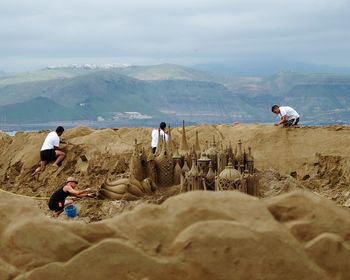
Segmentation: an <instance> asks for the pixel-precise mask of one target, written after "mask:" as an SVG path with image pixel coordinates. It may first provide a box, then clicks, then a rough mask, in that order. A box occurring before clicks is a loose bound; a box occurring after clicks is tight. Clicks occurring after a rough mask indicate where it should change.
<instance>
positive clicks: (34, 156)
mask: <svg viewBox="0 0 350 280" xmlns="http://www.w3.org/2000/svg"><path fill="white" fill-rule="evenodd" d="M349 130H350V128H349V127H342V126H330V127H305V128H291V129H282V128H276V127H273V126H266V125H236V126H229V125H200V126H189V127H186V134H187V138H188V142H189V144H190V145H191V144H194V142H195V136H196V132H197V131H198V132H199V140H200V145H201V148H202V149H204V147H205V145H206V143H207V142H211V141H213V139H214V138H215V141H216V142H219V143H222V145H223V146H224V147H225V146H227V145H229V143H232V144H235V143H237V141H238V140H239V139H242V141H243V144H244V147H245V148H247V147H249V146H251V147H252V149H253V156H254V158H255V166H256V168H258V169H259V171H260V176H261V185H262V187H261V196H262V197H273V196H275V195H278V194H281V193H285V192H288V191H291V190H295V189H309V190H311V191H313V192H315V193H318V194H320V195H323V196H326V197H328V198H330V199H333V200H335V201H336V202H337V203H338V204H340V205H347V206H350V175H349V174H350V173H349V170H350V168H349V166H350V164H349V163H350V161H349V156H350V146H349V145H347V143H349V141H350V133H349ZM47 133H48V131H40V132H31V133H27V132H18V133H17V134H16V135H15V136H14V137H10V136H8V135H6V134H5V133H1V132H0V167H1V168H0V186H1V189H4V190H6V191H10V192H13V193H16V194H22V195H28V196H33V197H48V196H50V194H51V193H52V192H53V191H54V190H55V189H56V188H57V187H58V186H60V185H61V184H63V183H64V181H65V179H66V178H67V177H68V176H76V177H78V178H79V179H80V183H79V186H80V187H81V188H84V187H92V188H93V189H95V190H97V188H98V187H99V186H100V185H101V184H102V183H103V182H104V181H105V180H106V179H108V180H115V179H117V178H119V177H120V176H126V174H125V172H126V171H127V170H128V162H129V159H130V155H131V153H132V151H133V148H134V140H135V139H137V141H138V145H139V147H140V148H141V147H143V148H145V149H146V151H149V149H150V147H149V145H150V133H151V129H150V128H119V129H101V130H94V129H90V128H87V127H77V128H73V129H68V130H67V131H65V132H64V134H63V136H62V138H63V140H67V141H68V143H69V144H68V146H67V147H66V151H67V158H66V159H65V160H64V162H63V165H62V167H60V168H59V169H58V170H56V169H54V168H53V167H52V166H51V165H49V166H48V167H47V168H46V170H45V171H44V172H42V173H41V174H40V176H38V177H31V176H30V174H31V173H32V172H33V170H34V169H35V168H36V166H37V164H38V162H39V150H40V147H41V145H42V142H43V141H44V139H45V137H46V135H47ZM172 138H173V140H174V142H175V143H177V144H179V142H180V139H181V128H175V129H172ZM82 156H84V157H82ZM85 159H86V160H85ZM290 174H293V176H294V177H293V176H290ZM147 199H148V198H147ZM39 205H41V207H42V209H43V210H47V207H46V201H45V202H43V203H39ZM133 207H134V205H133V204H131V205H127V207H124V206H123V205H120V204H111V203H109V202H103V201H100V202H92V201H87V202H83V201H82V202H81V210H82V211H80V215H81V216H83V217H86V218H87V221H95V220H99V219H103V218H106V217H111V216H113V215H114V214H116V213H120V212H123V209H131V208H133ZM101 209H102V210H101Z"/></svg>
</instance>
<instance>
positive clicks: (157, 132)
mask: <svg viewBox="0 0 350 280" xmlns="http://www.w3.org/2000/svg"><path fill="white" fill-rule="evenodd" d="M165 128H166V123H165V122H161V123H160V124H159V128H158V129H153V130H152V140H151V147H152V152H153V153H155V152H156V150H157V145H158V138H159V136H160V137H161V138H163V139H164V140H165V142H168V134H166V133H165Z"/></svg>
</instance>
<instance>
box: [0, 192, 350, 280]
mask: <svg viewBox="0 0 350 280" xmlns="http://www.w3.org/2000/svg"><path fill="white" fill-rule="evenodd" d="M0 213H1V219H0V238H1V241H2V242H1V245H0V246H1V248H0V249H1V252H4V254H1V259H0V278H1V279H16V280H19V279H165V278H166V279H263V278H265V279H349V277H350V274H349V271H348V263H347V261H348V260H349V257H350V248H349V246H350V237H349V234H348V233H349V232H350V222H349V221H350V214H349V212H347V211H345V210H341V209H339V208H338V207H336V206H335V205H334V204H332V203H330V202H328V201H326V200H324V199H321V198H319V197H317V196H315V195H311V194H308V193H304V192H293V193H291V194H288V195H284V196H279V197H277V198H272V199H267V200H265V201H264V202H262V201H259V200H258V199H256V198H253V197H250V196H247V195H244V194H241V193H239V192H217V193H213V192H192V193H187V194H183V195H178V196H175V197H173V198H170V199H168V200H167V201H166V202H164V203H163V204H162V205H158V206H157V205H150V204H149V205H140V206H139V207H137V208H136V209H134V210H133V211H131V212H128V213H125V214H122V215H119V216H117V217H114V218H112V219H108V220H105V221H103V222H99V223H92V224H84V223H79V222H60V221H55V220H53V219H49V218H46V217H44V216H43V215H42V214H41V213H40V211H39V210H38V209H37V208H36V207H35V205H34V204H33V203H32V202H31V201H28V200H23V199H14V198H12V197H4V196H0ZM335 217H336V218H335ZM324 252H327V254H324Z"/></svg>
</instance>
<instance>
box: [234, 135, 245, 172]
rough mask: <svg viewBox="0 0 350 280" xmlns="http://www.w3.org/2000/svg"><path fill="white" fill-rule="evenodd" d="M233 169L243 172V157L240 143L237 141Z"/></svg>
mask: <svg viewBox="0 0 350 280" xmlns="http://www.w3.org/2000/svg"><path fill="white" fill-rule="evenodd" d="M235 168H236V169H237V170H239V171H240V172H241V173H243V171H244V155H243V151H242V141H241V140H239V141H238V150H237V157H236V165H235Z"/></svg>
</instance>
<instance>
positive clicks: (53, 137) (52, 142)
mask: <svg viewBox="0 0 350 280" xmlns="http://www.w3.org/2000/svg"><path fill="white" fill-rule="evenodd" d="M63 131H64V128H63V127H62V126H58V127H57V128H56V131H51V132H50V133H49V134H48V135H47V136H46V138H45V141H44V143H43V145H42V146H41V149H40V166H39V167H38V168H37V169H35V171H34V173H33V175H34V174H36V173H38V172H40V171H43V170H44V169H45V166H46V164H48V163H49V162H51V161H54V163H53V166H54V167H56V168H58V166H59V164H60V163H61V161H62V160H63V159H64V158H65V157H66V154H65V153H64V152H63V151H62V150H61V149H60V143H64V142H62V141H61V140H60V136H61V135H62V133H63Z"/></svg>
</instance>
